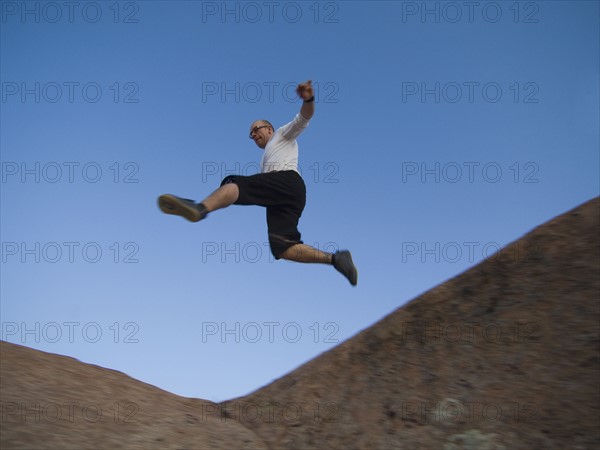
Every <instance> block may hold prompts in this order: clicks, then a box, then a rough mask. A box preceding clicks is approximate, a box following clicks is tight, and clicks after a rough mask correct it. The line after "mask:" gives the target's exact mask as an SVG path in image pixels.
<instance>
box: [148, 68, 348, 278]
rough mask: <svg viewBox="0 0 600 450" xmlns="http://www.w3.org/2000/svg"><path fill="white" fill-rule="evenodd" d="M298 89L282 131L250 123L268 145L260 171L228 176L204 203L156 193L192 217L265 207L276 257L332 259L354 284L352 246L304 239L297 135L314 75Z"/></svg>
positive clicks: (310, 108) (173, 210)
mask: <svg viewBox="0 0 600 450" xmlns="http://www.w3.org/2000/svg"><path fill="white" fill-rule="evenodd" d="M296 92H297V94H298V96H299V97H300V98H301V99H302V100H303V104H302V108H301V109H300V113H299V114H297V115H296V117H294V119H293V120H292V121H291V122H290V123H288V124H287V125H284V126H283V127H281V128H279V129H278V130H275V129H274V128H273V125H271V123H270V122H269V121H267V120H257V121H256V122H254V123H253V124H252V125H251V126H250V139H252V140H253V141H254V142H255V143H256V145H257V146H258V147H260V148H262V149H263V150H264V152H263V157H262V161H261V173H259V174H256V175H251V176H241V175H231V176H228V177H225V178H224V179H223V181H222V182H221V186H220V187H219V189H217V190H216V191H214V192H213V193H212V194H210V195H209V196H208V197H207V198H205V199H204V200H202V201H201V202H200V203H195V202H194V201H193V200H189V199H184V198H180V197H177V196H175V195H171V194H165V195H161V196H160V197H159V198H158V206H159V208H160V209H161V210H162V211H163V212H164V213H166V214H174V215H178V216H182V217H185V218H186V219H187V220H189V221H191V222H198V221H200V220H202V219H204V218H205V217H206V216H207V215H208V213H210V212H212V211H216V210H218V209H222V208H226V207H228V206H230V205H234V204H235V205H257V206H263V207H265V208H266V210H267V227H268V233H269V246H270V248H271V252H272V253H273V256H275V259H281V258H283V259H286V260H289V261H296V262H301V263H320V264H329V265H332V266H333V267H335V268H336V269H337V271H338V272H340V273H341V274H342V275H344V276H345V277H346V278H347V279H348V281H349V282H350V284H351V285H352V286H356V283H357V281H358V273H357V270H356V267H355V266H354V263H353V262H352V255H351V254H350V252H349V251H347V250H341V251H338V252H336V253H333V254H332V253H326V252H322V251H321V250H318V249H316V248H314V247H311V246H308V245H306V244H304V243H303V242H302V241H301V240H300V232H299V231H298V221H299V219H300V216H301V215H302V211H303V210H304V206H305V204H306V186H305V184H304V181H303V180H302V177H301V176H300V173H299V172H298V143H297V141H296V138H297V137H298V136H299V135H300V133H302V131H304V129H305V128H306V127H307V126H308V123H309V120H310V119H311V118H312V116H313V114H314V112H315V103H314V100H315V97H314V91H313V87H312V85H311V81H310V80H309V81H307V82H306V83H301V84H299V85H298V87H297V88H296Z"/></svg>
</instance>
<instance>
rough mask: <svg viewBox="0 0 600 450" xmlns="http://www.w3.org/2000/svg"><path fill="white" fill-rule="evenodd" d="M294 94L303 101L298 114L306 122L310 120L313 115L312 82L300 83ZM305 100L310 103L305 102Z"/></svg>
mask: <svg viewBox="0 0 600 450" xmlns="http://www.w3.org/2000/svg"><path fill="white" fill-rule="evenodd" d="M296 93H297V94H298V97H300V98H301V99H302V100H303V103H302V108H300V114H302V117H304V118H305V119H306V120H310V119H312V116H313V115H314V113H315V102H314V99H315V92H314V90H313V87H312V81H311V80H308V81H307V82H306V83H300V84H299V85H298V87H297V88H296ZM311 99H312V100H311ZM307 100H311V101H308V102H307Z"/></svg>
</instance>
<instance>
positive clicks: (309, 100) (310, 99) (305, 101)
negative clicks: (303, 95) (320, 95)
mask: <svg viewBox="0 0 600 450" xmlns="http://www.w3.org/2000/svg"><path fill="white" fill-rule="evenodd" d="M314 101H315V96H314V95H313V96H312V97H311V98H309V99H307V100H304V103H312V102H314Z"/></svg>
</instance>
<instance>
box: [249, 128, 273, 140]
mask: <svg viewBox="0 0 600 450" xmlns="http://www.w3.org/2000/svg"><path fill="white" fill-rule="evenodd" d="M261 128H270V125H261V126H260V127H254V128H252V129H251V130H250V135H249V136H248V137H249V138H250V139H254V136H253V135H254V134H255V133H256V132H257V131H258V130H260V129H261Z"/></svg>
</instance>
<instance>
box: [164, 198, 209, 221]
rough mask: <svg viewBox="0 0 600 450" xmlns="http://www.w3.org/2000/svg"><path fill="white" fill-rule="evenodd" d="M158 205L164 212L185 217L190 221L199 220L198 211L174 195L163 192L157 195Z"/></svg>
mask: <svg viewBox="0 0 600 450" xmlns="http://www.w3.org/2000/svg"><path fill="white" fill-rule="evenodd" d="M158 207H159V208H160V210H161V211H162V212H164V213H165V214H173V215H174V216H181V217H185V218H186V219H187V220H189V221H190V222H198V221H199V220H200V212H199V211H198V210H197V209H195V208H192V207H191V206H189V205H188V204H187V203H185V202H183V201H181V200H180V199H179V198H177V197H175V196H174V195H170V194H165V195H161V196H160V197H158Z"/></svg>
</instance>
